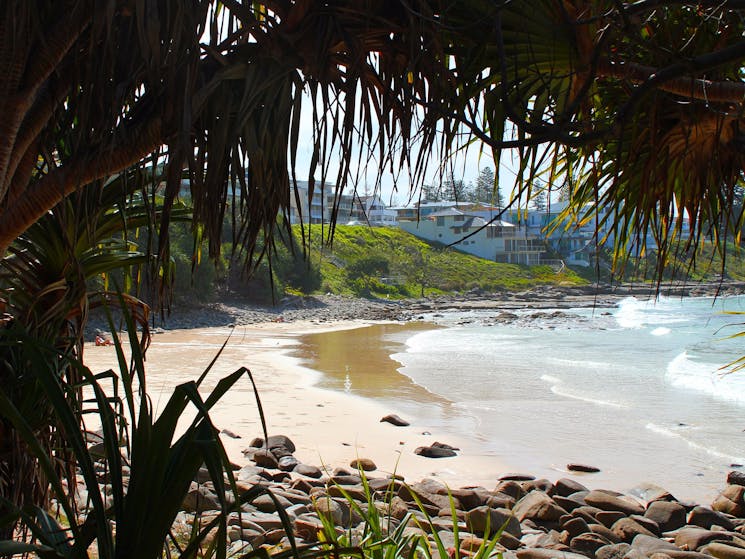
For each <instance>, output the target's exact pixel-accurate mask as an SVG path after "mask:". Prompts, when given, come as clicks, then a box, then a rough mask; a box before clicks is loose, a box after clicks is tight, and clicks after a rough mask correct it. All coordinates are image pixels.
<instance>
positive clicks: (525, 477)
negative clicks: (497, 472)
mask: <svg viewBox="0 0 745 559" xmlns="http://www.w3.org/2000/svg"><path fill="white" fill-rule="evenodd" d="M497 479H498V480H499V481H531V480H534V479H535V476H532V475H530V474H520V473H515V472H510V473H507V474H502V475H501V476H499V477H498V478H497Z"/></svg>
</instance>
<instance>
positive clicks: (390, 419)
mask: <svg viewBox="0 0 745 559" xmlns="http://www.w3.org/2000/svg"><path fill="white" fill-rule="evenodd" d="M380 422H381V423H390V424H391V425H395V426H396V427H408V426H409V425H411V424H410V423H409V422H408V421H405V420H403V419H401V418H400V417H399V416H397V415H396V414H394V413H391V414H388V415H386V416H384V417H382V418H380Z"/></svg>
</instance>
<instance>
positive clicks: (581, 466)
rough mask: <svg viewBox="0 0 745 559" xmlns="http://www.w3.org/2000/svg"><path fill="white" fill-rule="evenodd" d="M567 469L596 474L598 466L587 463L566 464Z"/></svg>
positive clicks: (598, 469)
mask: <svg viewBox="0 0 745 559" xmlns="http://www.w3.org/2000/svg"><path fill="white" fill-rule="evenodd" d="M567 470H569V471H570V472H585V473H587V474H596V473H598V472H599V471H600V468H596V467H595V466H588V465H587V464H574V463H572V464H567Z"/></svg>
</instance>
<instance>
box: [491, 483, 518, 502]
mask: <svg viewBox="0 0 745 559" xmlns="http://www.w3.org/2000/svg"><path fill="white" fill-rule="evenodd" d="M494 493H495V494H496V493H504V494H505V495H509V496H510V497H512V498H514V499H515V500H516V501H517V500H518V499H522V498H523V497H525V490H524V489H523V488H522V487H521V485H520V484H519V483H518V482H517V481H515V480H512V479H507V480H502V481H500V482H499V483H498V484H497V487H496V488H495V489H494Z"/></svg>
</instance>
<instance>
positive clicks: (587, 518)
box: [79, 435, 745, 559]
mask: <svg viewBox="0 0 745 559" xmlns="http://www.w3.org/2000/svg"><path fill="white" fill-rule="evenodd" d="M294 449H295V445H294V444H293V442H292V441H291V440H290V439H289V438H288V437H286V436H281V435H280V436H273V437H269V440H268V442H265V441H264V440H263V439H255V440H254V441H252V442H251V444H250V445H249V447H247V449H246V452H245V455H246V457H247V458H249V459H250V460H251V461H252V462H253V464H252V465H248V466H244V467H242V468H240V469H238V466H236V471H235V472H234V475H235V478H236V481H237V483H236V485H237V488H238V490H239V492H244V491H249V490H256V489H257V488H260V489H261V490H262V491H263V492H262V493H261V494H260V495H259V496H258V497H256V498H254V499H253V500H251V501H250V502H249V503H247V504H244V505H242V506H241V507H240V512H238V511H234V512H231V513H230V514H229V519H228V525H229V528H228V538H229V540H230V549H229V553H230V554H233V553H235V554H239V553H245V552H248V551H251V550H254V549H256V548H259V547H267V548H271V549H273V550H274V551H277V549H282V548H288V547H289V545H290V534H288V530H289V532H291V537H292V538H294V540H295V543H296V544H297V545H304V546H309V547H311V548H312V547H313V546H314V545H318V543H319V539H320V540H321V541H326V542H328V541H335V539H336V538H337V537H341V536H345V537H348V538H349V539H348V540H347V541H348V542H349V544H352V545H364V541H363V537H364V535H365V534H366V535H367V537H368V540H367V543H368V544H370V541H369V537H370V534H371V533H374V531H373V530H371V526H370V523H371V522H376V523H379V526H376V528H375V530H381V531H383V532H384V533H385V534H386V535H390V537H391V538H399V540H400V542H401V543H402V544H403V542H404V541H408V542H409V543H408V545H409V546H412V545H415V544H414V542H415V541H418V542H419V545H425V546H429V548H430V549H431V550H432V553H433V554H434V555H435V556H437V555H438V553H437V549H438V540H439V542H440V543H441V544H442V545H443V547H444V548H445V549H446V550H447V554H448V555H449V557H455V556H456V549H459V552H460V555H461V556H463V557H468V556H470V555H473V554H474V553H475V552H476V551H477V550H479V548H481V547H482V546H485V545H488V543H489V541H490V540H494V539H496V540H497V543H496V545H495V547H494V549H493V552H492V553H490V554H487V556H491V555H496V554H497V553H501V554H502V557H504V558H507V559H552V558H562V559H587V558H590V559H688V558H690V559H707V558H709V559H710V558H711V557H717V558H719V559H740V558H745V474H743V473H741V472H739V471H732V472H731V473H730V474H729V476H728V477H727V480H726V485H725V487H724V489H723V491H722V492H721V494H720V495H719V496H718V497H717V498H716V499H715V500H714V502H713V503H712V504H711V506H701V505H699V504H695V503H687V502H680V501H678V500H677V499H676V498H675V497H674V496H673V495H671V494H670V493H669V492H668V491H666V490H665V489H663V488H661V487H658V486H654V485H648V484H647V485H642V486H638V487H635V488H633V489H631V490H630V491H629V492H628V493H627V494H621V493H618V492H615V491H606V490H602V489H594V490H589V489H588V488H587V487H585V486H584V485H583V484H582V483H580V482H579V481H577V479H573V478H569V477H566V478H562V479H559V480H557V481H555V482H551V481H549V480H547V479H535V478H534V477H533V476H530V475H524V474H504V475H502V476H500V477H499V478H498V479H495V480H494V484H493V486H490V487H461V488H454V487H450V488H448V487H446V486H445V485H444V484H442V483H441V482H439V481H435V480H432V479H423V480H420V481H417V482H411V483H408V482H407V481H405V480H404V478H403V477H401V476H391V475H377V472H376V471H375V470H376V467H375V464H374V463H373V462H372V461H371V460H367V459H363V458H361V459H357V460H354V461H352V463H350V465H349V468H347V469H342V468H337V469H336V470H335V471H333V472H325V471H323V470H322V469H320V468H318V467H315V466H310V465H305V464H301V463H299V462H298V461H297V460H296V459H295V457H294V456H293V452H294ZM580 475H582V474H579V475H578V476H575V477H579V476H580ZM585 475H591V474H585ZM580 479H581V478H580ZM102 489H105V488H102ZM213 489H214V486H213V484H212V482H211V481H209V474H208V472H207V470H206V469H202V470H201V471H200V473H199V475H198V476H197V479H195V480H194V481H193V483H192V486H191V488H190V490H189V492H188V494H187V496H186V498H185V500H184V503H183V511H182V512H181V513H180V514H179V520H178V522H179V524H180V525H181V529H182V530H188V529H189V526H190V525H192V524H193V523H195V522H199V523H205V522H208V521H210V520H211V519H213V518H214V517H215V515H216V514H218V510H219V507H220V505H219V501H218V499H217V496H216V495H215V493H214V492H213ZM83 493H84V491H82V492H81V494H83ZM270 494H271V495H270ZM233 502H235V501H233ZM79 504H80V505H81V509H82V510H85V502H84V501H83V502H80V503H79ZM373 508H374V510H375V511H377V516H376V515H372V514H370V511H371V510H372V509H373ZM280 510H281V514H280ZM283 517H284V520H283ZM287 520H289V524H288V523H287ZM500 529H502V532H501V534H499V535H496V534H497V531H498V530H500ZM330 531H331V532H332V533H329V532H330ZM412 538H413V539H412ZM407 539H408V540H407ZM394 543H395V542H394ZM275 546H278V547H275ZM440 556H441V559H444V557H442V554H440Z"/></svg>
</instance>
